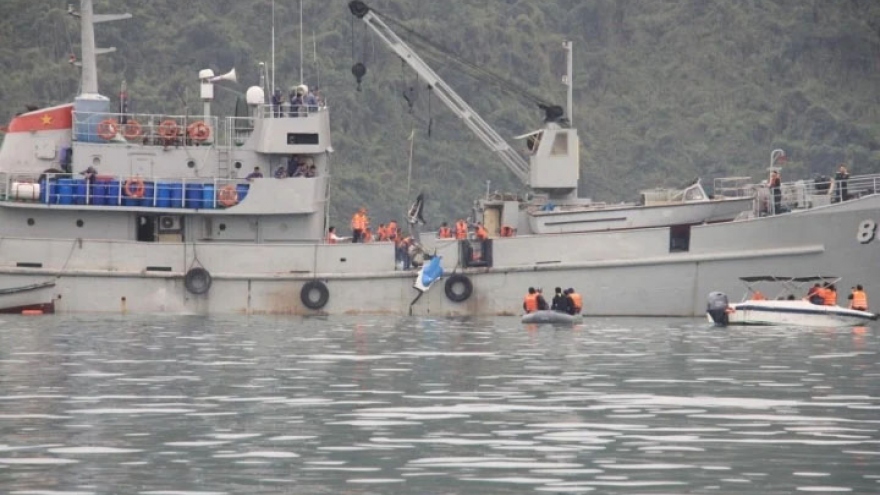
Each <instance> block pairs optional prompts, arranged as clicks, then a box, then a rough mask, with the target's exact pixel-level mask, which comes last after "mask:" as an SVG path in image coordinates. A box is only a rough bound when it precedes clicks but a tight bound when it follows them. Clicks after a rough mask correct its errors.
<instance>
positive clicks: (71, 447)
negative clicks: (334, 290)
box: [0, 316, 880, 495]
mask: <svg viewBox="0 0 880 495" xmlns="http://www.w3.org/2000/svg"><path fill="white" fill-rule="evenodd" d="M878 336H880V335H878V330H877V329H876V328H857V329H837V330H830V329H829V330H821V329H820V330H816V329H809V330H807V329H795V328H782V329H734V330H731V329H716V328H711V327H709V326H708V325H707V324H705V323H703V322H702V320H697V319H602V320H595V321H591V320H587V321H586V322H585V323H584V324H583V325H580V326H577V327H574V328H570V327H569V328H554V327H549V326H542V327H529V328H524V327H523V326H522V325H521V324H519V322H518V320H517V319H515V318H496V319H489V320H446V319H441V320H432V319H416V318H402V319H398V318H390V317H358V318H329V319H294V318H284V319H274V318H245V317H241V318H210V319H208V318H195V317H174V318H171V317H149V318H146V317H61V316H47V317H35V318H25V317H14V316H11V317H7V318H6V319H5V320H3V321H2V322H0V491H2V492H3V493H11V494H32V495H33V494H110V493H126V494H135V493H137V494H156V495H159V494H199V495H205V494H226V493H228V494H260V493H273V494H274V493H289V494H459V493H462V494H464V493H468V494H470V493H491V494H509V493H555V494H568V493H584V492H592V493H603V494H604V493H609V494H661V493H662V494H674V493H675V494H677V493H688V494H704V493H705V494H717V493H749V494H791V493H798V492H805V493H810V492H812V493H838V492H850V493H880V432H878V430H880V356H878V352H880V343H878V342H880V339H878Z"/></svg>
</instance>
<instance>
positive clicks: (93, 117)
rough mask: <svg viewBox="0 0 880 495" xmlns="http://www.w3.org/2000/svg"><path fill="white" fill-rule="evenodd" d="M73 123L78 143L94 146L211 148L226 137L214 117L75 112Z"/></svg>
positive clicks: (74, 135) (74, 137) (74, 136)
mask: <svg viewBox="0 0 880 495" xmlns="http://www.w3.org/2000/svg"><path fill="white" fill-rule="evenodd" d="M73 122H74V124H73V139H74V141H84V142H91V143H114V142H115V143H137V144H141V145H145V146H163V147H168V146H210V145H211V144H213V143H214V142H215V141H216V138H217V136H221V135H222V132H219V131H220V129H219V127H218V119H217V117H214V116H211V117H209V118H208V119H205V118H204V117H203V116H199V115H160V114H143V113H136V114H120V113H103V112H102V113H89V112H75V113H74V116H73Z"/></svg>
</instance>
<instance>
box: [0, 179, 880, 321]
mask: <svg viewBox="0 0 880 495" xmlns="http://www.w3.org/2000/svg"><path fill="white" fill-rule="evenodd" d="M866 221H872V222H875V224H876V222H878V221H880V196H877V195H875V196H868V197H865V198H861V199H859V200H854V201H849V202H846V203H839V204H834V205H830V206H827V207H820V208H814V209H811V210H806V211H803V212H797V213H791V214H786V215H780V216H777V217H766V218H758V219H753V220H747V221H741V222H725V223H717V224H710V225H699V226H693V227H692V228H691V229H690V231H689V238H688V242H687V249H686V250H681V244H676V246H677V248H676V249H675V250H671V249H670V248H671V246H672V244H673V243H671V236H672V235H673V234H672V230H671V229H670V228H653V229H635V230H626V231H611V232H601V233H582V234H558V235H536V236H522V237H514V238H505V239H495V240H494V241H493V242H494V244H493V260H494V261H493V266H492V267H489V268H468V269H464V270H462V269H460V268H456V265H457V264H458V254H457V253H458V252H459V249H458V243H457V242H455V241H439V242H437V244H436V245H435V246H434V248H436V251H437V253H438V254H440V255H441V256H443V266H444V269H445V270H446V272H447V274H448V273H451V272H453V271H455V272H456V273H460V274H464V275H465V276H466V277H467V278H468V279H469V280H470V282H471V284H472V291H471V293H470V295H469V296H468V297H467V298H466V299H465V300H463V301H454V300H452V299H453V298H451V297H450V296H449V295H448V294H447V291H446V290H444V289H445V286H444V285H445V281H446V280H445V279H441V280H439V281H438V282H437V283H436V284H435V285H434V287H433V288H431V289H430V290H429V291H428V292H427V293H426V294H424V295H423V296H422V297H421V298H419V299H418V301H416V302H415V304H413V305H412V306H410V303H411V301H413V299H415V296H416V294H417V292H416V291H415V290H414V289H413V288H412V283H413V281H414V279H415V276H416V272H415V271H399V270H395V269H394V252H393V247H392V246H391V245H390V244H371V245H359V244H356V245H351V244H340V245H323V244H318V245H315V244H311V245H308V244H232V243H210V242H209V243H195V244H180V243H140V242H133V241H115V240H88V239H51V240H49V239H29V238H22V237H18V238H14V237H6V238H4V239H3V243H2V246H0V275H2V276H3V278H4V279H8V280H12V281H11V282H9V284H11V285H9V284H8V285H9V286H13V285H14V286H26V285H28V284H34V283H39V282H40V281H44V280H46V279H47V277H49V278H54V277H59V278H58V280H57V282H56V284H55V286H54V287H52V288H51V289H50V290H51V292H52V293H51V300H52V301H53V302H54V305H55V311H56V312H60V313H66V312H111V313H129V312H130V313H171V314H202V315H207V314H228V313H240V314H292V315H314V314H390V315H406V314H413V315H435V316H468V315H471V316H477V315H516V314H518V313H519V310H520V306H521V302H522V296H523V295H524V294H525V293H526V290H527V288H528V287H530V286H534V287H537V286H541V287H544V288H553V287H564V288H567V287H573V288H575V289H577V291H578V292H579V293H582V294H583V295H584V314H585V315H607V316H700V315H703V314H704V312H705V296H706V294H708V293H709V292H712V291H722V292H726V293H730V294H735V293H737V292H738V291H739V290H740V285H739V277H742V276H749V275H753V274H766V273H784V274H786V275H791V276H799V275H801V276H808V275H813V274H815V273H817V272H822V273H832V274H834V275H836V276H840V277H842V278H843V280H844V283H846V284H849V285H855V284H862V285H863V286H865V288H866V290H867V291H868V293H869V294H880V242H878V241H877V239H876V238H875V235H874V232H873V231H872V232H871V236H870V239H868V236H867V233H866V232H865V230H864V223H865V222H866ZM676 235H680V233H678V234H676ZM194 266H199V267H204V268H205V269H206V270H208V272H209V273H210V274H211V277H212V278H211V280H212V283H211V286H210V289H209V290H208V291H207V292H206V293H204V294H194V293H193V292H192V291H190V290H188V289H187V287H186V283H185V282H186V280H185V275H186V273H187V271H188V270H190V269H191V268H193V267H194ZM13 279H14V280H13ZM312 280H319V281H321V282H322V284H324V285H325V286H326V288H327V292H328V296H329V297H328V298H327V301H326V304H325V305H323V306H322V307H320V308H310V307H308V306H307V305H306V304H305V303H304V302H303V300H302V297H301V291H302V289H303V286H304V284H306V283H307V282H309V281H312ZM13 282H14V283H13ZM455 299H458V297H456V298H455Z"/></svg>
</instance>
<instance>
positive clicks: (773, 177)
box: [768, 170, 782, 215]
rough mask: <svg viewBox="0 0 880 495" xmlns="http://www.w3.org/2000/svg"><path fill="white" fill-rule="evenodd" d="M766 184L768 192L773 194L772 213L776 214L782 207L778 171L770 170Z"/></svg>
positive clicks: (780, 182) (780, 179)
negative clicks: (768, 188)
mask: <svg viewBox="0 0 880 495" xmlns="http://www.w3.org/2000/svg"><path fill="white" fill-rule="evenodd" d="M768 185H769V187H770V194H771V196H773V214H774V215H776V214H777V213H780V211H779V210H780V208H781V207H782V177H781V176H780V175H779V172H778V171H776V170H774V171H773V172H770V180H769V183H768Z"/></svg>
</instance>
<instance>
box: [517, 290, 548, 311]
mask: <svg viewBox="0 0 880 495" xmlns="http://www.w3.org/2000/svg"><path fill="white" fill-rule="evenodd" d="M539 290H540V289H539ZM545 309H547V301H545V300H544V296H542V295H541V293H540V292H538V290H535V288H534V287H529V293H528V294H526V297H525V298H523V311H525V312H526V313H534V312H535V311H541V310H545Z"/></svg>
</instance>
